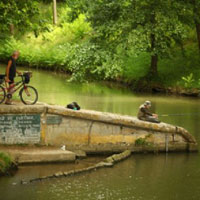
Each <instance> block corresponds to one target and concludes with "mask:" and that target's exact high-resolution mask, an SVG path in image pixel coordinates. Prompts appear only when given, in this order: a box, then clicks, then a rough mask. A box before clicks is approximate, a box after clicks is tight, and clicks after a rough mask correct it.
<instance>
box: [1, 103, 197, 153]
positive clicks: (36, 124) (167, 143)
mask: <svg viewBox="0 0 200 200" xmlns="http://www.w3.org/2000/svg"><path fill="white" fill-rule="evenodd" d="M22 143H27V144H41V145H52V146H61V145H66V148H67V149H68V150H75V149H79V150H83V151H86V152H88V153H89V152H90V153H101V152H121V151H124V150H127V149H128V150H131V151H132V152H140V151H141V152H142V151H196V150H197V142H196V140H195V138H194V137H193V136H192V135H191V134H190V133H189V132H188V131H187V130H185V129H184V128H181V127H178V126H173V125H170V124H166V123H160V124H153V123H149V122H144V121H140V120H138V119H137V118H135V117H131V116H122V115H118V114H111V113H104V112H97V111H90V110H80V111H74V110H70V109H66V108H64V107H62V106H52V105H46V104H44V105H34V106H24V105H19V106H17V105H15V106H5V105H1V106H0V144H22Z"/></svg>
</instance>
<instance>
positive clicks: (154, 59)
mask: <svg viewBox="0 0 200 200" xmlns="http://www.w3.org/2000/svg"><path fill="white" fill-rule="evenodd" d="M154 49H155V35H154V34H151V51H152V52H153V51H154ZM157 74H158V55H157V54H153V55H152V56H151V66H150V75H151V76H152V77H154V76H156V75H157Z"/></svg>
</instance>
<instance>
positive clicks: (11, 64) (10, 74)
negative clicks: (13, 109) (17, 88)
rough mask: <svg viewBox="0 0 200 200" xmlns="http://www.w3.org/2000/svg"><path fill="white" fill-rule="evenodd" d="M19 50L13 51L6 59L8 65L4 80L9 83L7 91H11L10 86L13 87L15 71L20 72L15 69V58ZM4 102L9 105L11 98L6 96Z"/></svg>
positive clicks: (17, 56)
mask: <svg viewBox="0 0 200 200" xmlns="http://www.w3.org/2000/svg"><path fill="white" fill-rule="evenodd" d="M19 54H20V53H19V51H14V52H13V54H12V56H11V57H10V59H9V61H8V65H7V67H6V82H8V84H9V88H8V93H11V92H12V88H13V87H14V78H15V76H16V73H17V74H18V75H21V72H19V71H17V69H16V60H17V59H18V58H19ZM5 104H8V105H11V104H12V101H11V98H7V99H6V102H5Z"/></svg>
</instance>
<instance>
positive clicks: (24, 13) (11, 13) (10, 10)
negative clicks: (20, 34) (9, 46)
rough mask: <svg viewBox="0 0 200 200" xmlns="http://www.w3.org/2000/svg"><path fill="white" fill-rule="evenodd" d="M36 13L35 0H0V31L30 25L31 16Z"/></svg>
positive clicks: (20, 28) (36, 5)
mask: <svg viewBox="0 0 200 200" xmlns="http://www.w3.org/2000/svg"><path fill="white" fill-rule="evenodd" d="M36 13H38V3H37V1H36V0H35V1H34V0H33V1H32V0H1V1H0V24H1V26H0V31H1V32H8V31H9V30H10V29H11V31H12V32H13V31H14V27H15V28H17V29H18V30H24V28H26V29H27V27H30V26H31V19H32V17H33V16H34V15H35V14H36Z"/></svg>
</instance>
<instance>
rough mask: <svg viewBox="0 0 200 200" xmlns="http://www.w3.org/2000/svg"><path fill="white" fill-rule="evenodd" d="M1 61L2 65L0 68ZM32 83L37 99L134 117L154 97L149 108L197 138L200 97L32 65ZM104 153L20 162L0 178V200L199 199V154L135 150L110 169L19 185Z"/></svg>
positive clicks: (88, 160)
mask: <svg viewBox="0 0 200 200" xmlns="http://www.w3.org/2000/svg"><path fill="white" fill-rule="evenodd" d="M4 70H5V66H3V65H0V71H1V72H3V71H4ZM32 71H33V77H32V79H31V82H30V84H31V85H33V86H34V87H36V88H37V90H38V92H39V101H41V102H47V103H49V104H59V105H63V106H65V105H66V104H68V103H71V102H72V101H76V102H78V103H79V104H80V106H81V108H83V109H91V110H98V111H104V112H112V113H119V114H123V115H131V116H135V115H136V113H137V110H138V107H139V105H140V104H142V103H143V102H144V101H145V100H150V101H151V102H152V105H153V106H152V110H153V112H156V113H158V114H167V115H169V116H163V117H160V119H161V120H162V121H164V122H167V123H171V124H174V125H179V126H182V127H184V128H186V129H187V130H189V132H190V133H191V134H193V135H194V136H195V138H196V139H197V141H198V143H200V136H199V135H200V134H199V130H200V123H199V121H200V101H199V100H198V99H195V98H194V99H193V98H183V97H176V96H165V95H144V94H143V95H141V94H134V93H132V92H131V91H129V90H128V89H124V88H121V87H119V86H116V85H111V84H109V85H107V84H104V85H103V84H98V83H89V84H87V83H84V84H74V83H68V82H67V78H66V76H64V75H62V74H57V73H52V72H47V71H41V70H40V71H38V70H32ZM100 160H103V157H98V158H95V157H94V158H88V159H86V160H81V161H79V163H74V164H56V165H55V164H54V165H53V164H51V165H39V166H37V165H36V166H22V167H20V169H19V171H18V172H17V173H16V175H15V176H13V177H3V178H0V200H66V199H69V200H76V199H77V200H102V199H106V200H132V199H133V200H199V199H200V156H199V153H168V154H165V153H158V154H133V155H132V156H131V157H130V158H129V159H127V160H125V161H123V162H121V163H119V164H117V165H116V166H114V167H113V168H108V169H107V168H106V169H100V170H97V171H94V172H90V173H86V174H82V175H77V176H74V177H67V178H60V179H51V180H45V181H42V182H36V183H32V184H27V185H21V184H20V180H21V179H25V180H27V179H30V178H32V177H39V176H44V175H48V174H52V173H54V172H57V171H62V170H63V171H64V170H65V171H67V170H71V169H76V168H79V167H84V166H89V165H91V164H93V163H96V162H98V161H100Z"/></svg>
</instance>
